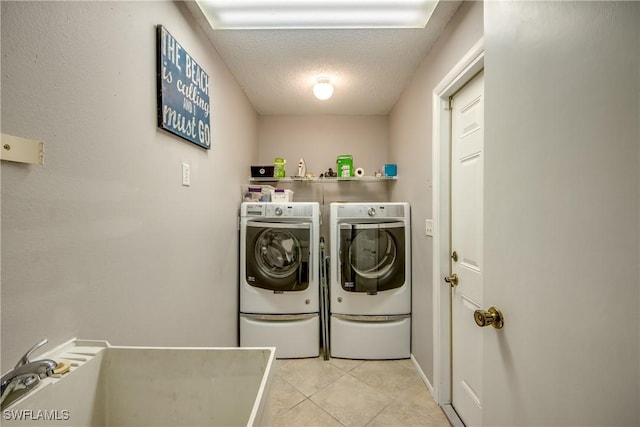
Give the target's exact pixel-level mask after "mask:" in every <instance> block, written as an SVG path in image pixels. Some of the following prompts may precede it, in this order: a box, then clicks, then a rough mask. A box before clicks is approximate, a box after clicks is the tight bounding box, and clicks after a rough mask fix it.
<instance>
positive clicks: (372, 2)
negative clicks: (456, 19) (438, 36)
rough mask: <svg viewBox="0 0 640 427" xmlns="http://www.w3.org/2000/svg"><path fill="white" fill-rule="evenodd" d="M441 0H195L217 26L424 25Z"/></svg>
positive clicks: (262, 27) (274, 27) (415, 26)
mask: <svg viewBox="0 0 640 427" xmlns="http://www.w3.org/2000/svg"><path fill="white" fill-rule="evenodd" d="M438 1H439V0H296V1H292V0H196V2H197V3H198V5H199V6H200V8H201V9H202V11H203V13H204V14H205V16H206V17H207V19H208V20H209V23H210V24H211V25H212V27H213V28H214V29H276V28H277V29H284V28H288V29H289V28H290V29H294V28H307V29H309V28H424V27H425V26H426V25H427V21H429V18H430V17H431V14H432V13H433V11H434V9H435V8H436V5H437V4H438Z"/></svg>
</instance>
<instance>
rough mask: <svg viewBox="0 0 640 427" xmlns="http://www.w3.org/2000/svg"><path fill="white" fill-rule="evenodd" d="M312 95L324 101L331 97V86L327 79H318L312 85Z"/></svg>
mask: <svg viewBox="0 0 640 427" xmlns="http://www.w3.org/2000/svg"><path fill="white" fill-rule="evenodd" d="M313 94H314V95H315V97H316V98H318V99H320V100H322V101H324V100H327V99H329V98H331V95H333V86H332V85H331V80H329V77H318V79H317V83H316V84H315V85H313Z"/></svg>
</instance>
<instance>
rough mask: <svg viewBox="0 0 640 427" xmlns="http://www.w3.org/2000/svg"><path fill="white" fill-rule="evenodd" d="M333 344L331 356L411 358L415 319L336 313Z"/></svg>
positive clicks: (376, 358)
mask: <svg viewBox="0 0 640 427" xmlns="http://www.w3.org/2000/svg"><path fill="white" fill-rule="evenodd" d="M367 318H368V319H367ZM330 342H331V357H337V358H344V359H372V360H383V359H408V358H409V357H411V345H410V343H411V317H410V316H409V315H407V316H346V315H345V316H342V315H339V314H332V315H331V341H330Z"/></svg>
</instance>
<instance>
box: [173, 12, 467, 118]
mask: <svg viewBox="0 0 640 427" xmlns="http://www.w3.org/2000/svg"><path fill="white" fill-rule="evenodd" d="M186 4H187V6H188V8H189V10H190V11H191V12H192V13H193V15H194V16H195V18H196V20H197V21H198V23H199V24H200V25H201V26H202V28H203V30H204V31H205V33H206V34H207V37H208V38H209V40H211V42H212V43H213V45H214V47H215V48H216V50H217V51H218V53H219V54H220V56H221V57H222V58H223V60H224V61H225V63H226V64H227V66H228V67H229V69H230V70H231V73H232V74H233V75H234V76H235V78H236V80H237V81H238V84H239V85H240V87H242V89H243V90H244V92H245V93H246V94H247V97H248V98H249V100H250V101H251V103H252V104H253V106H254V108H255V109H256V110H257V111H258V113H259V114H264V115H268V114H360V115H368V114H387V113H389V111H390V110H391V108H392V107H393V106H394V104H395V103H396V101H397V100H398V98H399V97H400V95H401V93H402V91H403V89H404V88H405V87H406V86H407V84H408V83H409V81H410V80H411V77H412V76H413V74H414V73H415V71H416V69H417V67H418V65H420V63H421V62H422V60H423V59H424V57H425V56H426V54H427V53H428V52H429V50H430V49H431V47H432V46H433V44H434V43H435V41H436V40H437V39H438V37H439V36H440V34H441V32H442V30H443V29H444V27H445V26H446V25H447V23H448V22H449V20H450V19H451V17H452V16H453V14H454V13H455V11H456V10H457V8H458V7H459V6H460V4H461V2H459V1H441V2H440V3H439V4H438V6H437V7H436V9H435V11H434V12H433V15H432V16H431V19H430V20H429V23H428V24H427V27H426V28H425V29H371V30H369V29H358V30H331V29H323V30H213V29H212V28H211V27H210V26H209V24H208V22H207V21H206V18H204V15H203V14H202V12H201V10H200V8H199V7H198V5H197V4H196V3H195V2H186ZM320 75H324V76H328V77H330V78H331V82H332V84H333V85H334V87H335V91H334V94H333V97H332V98H331V99H329V100H326V101H320V100H318V99H316V98H315V97H314V96H313V93H312V87H313V84H314V83H315V79H316V77H318V76H320Z"/></svg>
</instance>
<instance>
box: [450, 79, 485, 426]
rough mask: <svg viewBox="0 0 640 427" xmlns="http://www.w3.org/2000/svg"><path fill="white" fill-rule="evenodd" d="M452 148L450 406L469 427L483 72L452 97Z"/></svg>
mask: <svg viewBox="0 0 640 427" xmlns="http://www.w3.org/2000/svg"><path fill="white" fill-rule="evenodd" d="M452 102H453V106H452V140H451V144H452V148H451V162H452V164H451V249H452V250H453V251H455V255H453V254H452V268H451V272H452V274H455V275H457V278H458V284H457V286H453V288H452V304H453V305H452V326H451V329H452V353H453V358H452V363H453V365H452V376H453V380H452V392H453V396H452V398H453V401H452V405H453V407H454V409H455V410H456V412H457V413H458V415H459V416H460V418H461V419H462V421H463V422H464V423H465V424H466V425H467V426H468V427H471V426H479V425H482V404H483V398H482V394H483V378H482V366H483V359H482V354H483V349H482V335H483V331H482V329H480V328H479V327H478V326H477V325H476V323H475V320H474V311H475V310H481V309H483V300H482V299H483V298H482V294H483V293H482V286H483V284H482V282H483V265H482V245H483V225H482V224H483V202H482V200H483V163H484V155H483V145H484V126H483V123H484V72H480V73H479V74H478V75H476V76H475V77H474V78H473V79H472V80H471V81H470V82H469V83H468V84H467V85H465V86H464V87H463V88H462V89H460V91H459V92H457V93H456V94H455V95H454V97H453V101H452Z"/></svg>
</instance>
